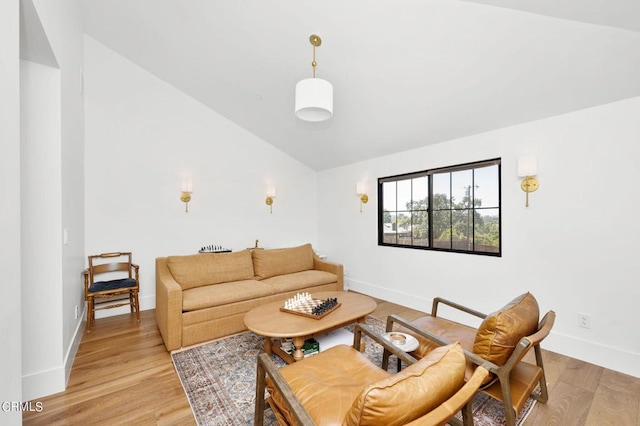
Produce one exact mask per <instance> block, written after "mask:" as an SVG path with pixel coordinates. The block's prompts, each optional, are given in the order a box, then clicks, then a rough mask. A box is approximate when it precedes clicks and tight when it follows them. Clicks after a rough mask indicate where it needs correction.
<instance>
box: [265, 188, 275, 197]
mask: <svg viewBox="0 0 640 426" xmlns="http://www.w3.org/2000/svg"><path fill="white" fill-rule="evenodd" d="M267 197H271V198H276V187H275V186H269V187H267Z"/></svg>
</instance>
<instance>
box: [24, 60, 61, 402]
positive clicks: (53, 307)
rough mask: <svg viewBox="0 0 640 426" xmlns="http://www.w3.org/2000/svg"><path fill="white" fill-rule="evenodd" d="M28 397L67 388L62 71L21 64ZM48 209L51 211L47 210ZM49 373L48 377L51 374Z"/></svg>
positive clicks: (25, 378)
mask: <svg viewBox="0 0 640 426" xmlns="http://www.w3.org/2000/svg"><path fill="white" fill-rule="evenodd" d="M20 79H21V80H20V102H21V103H20V108H21V121H20V130H21V132H20V139H21V143H20V155H21V158H20V166H21V168H20V174H21V179H20V182H21V186H22V188H23V195H22V199H21V219H22V223H21V230H22V232H21V234H22V247H21V249H22V260H23V262H22V300H23V302H24V303H23V306H22V347H23V350H22V354H23V358H22V371H23V374H24V378H23V380H24V382H23V388H24V399H25V400H30V399H33V398H36V397H38V396H42V395H48V394H51V393H55V392H59V391H62V390H64V385H65V376H64V369H63V368H60V366H61V365H62V356H63V355H62V350H63V349H62V321H51V320H49V319H53V318H57V319H59V318H62V312H61V310H62V264H61V261H60V259H61V257H62V241H61V235H60V222H61V170H60V167H61V161H60V156H61V155H60V147H61V140H60V70H58V69H55V68H51V67H48V66H45V65H40V64H36V63H34V62H30V61H22V62H21V66H20ZM43 212H46V214H43ZM45 377H46V378H45Z"/></svg>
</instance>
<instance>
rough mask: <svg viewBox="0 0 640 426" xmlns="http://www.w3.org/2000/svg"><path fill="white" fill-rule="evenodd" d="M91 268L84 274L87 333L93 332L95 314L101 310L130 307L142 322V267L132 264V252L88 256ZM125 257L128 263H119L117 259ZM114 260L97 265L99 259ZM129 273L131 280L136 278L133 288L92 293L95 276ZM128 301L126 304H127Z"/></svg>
mask: <svg viewBox="0 0 640 426" xmlns="http://www.w3.org/2000/svg"><path fill="white" fill-rule="evenodd" d="M87 257H88V261H89V267H88V268H87V269H85V270H84V271H83V272H82V274H83V276H84V298H85V300H86V301H87V333H90V332H91V326H92V325H93V323H94V322H95V319H96V317H95V312H96V310H101V309H112V308H117V307H120V306H126V305H129V306H130V307H131V313H134V312H135V314H136V319H137V320H138V321H140V302H139V298H138V293H139V291H140V276H139V270H140V267H139V266H138V265H136V264H134V263H133V262H132V256H131V252H111V253H101V254H96V255H91V256H87ZM120 257H125V258H127V261H126V262H118V261H116V260H117V258H120ZM111 258H112V259H113V260H114V261H113V262H107V263H95V261H96V260H99V259H111ZM118 271H124V272H127V274H128V277H129V278H135V281H136V285H135V286H133V287H125V288H118V289H114V290H103V291H94V292H92V291H90V290H89V287H90V286H91V284H92V283H94V282H95V276H96V275H98V274H103V273H109V272H118ZM125 301H126V302H125Z"/></svg>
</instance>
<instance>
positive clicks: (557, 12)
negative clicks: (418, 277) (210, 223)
mask: <svg viewBox="0 0 640 426" xmlns="http://www.w3.org/2000/svg"><path fill="white" fill-rule="evenodd" d="M83 4H84V7H85V11H84V13H85V18H86V23H85V25H86V32H87V34H88V35H89V36H91V37H93V38H94V39H96V40H97V41H99V42H100V43H102V44H104V45H106V46H107V47H109V48H110V49H112V50H114V51H115V52H117V53H119V54H121V55H122V56H124V57H126V58H128V59H129V60H131V61H133V62H135V63H136V64H138V65H139V66H141V67H142V68H144V69H146V70H147V71H149V72H150V73H152V74H154V75H155V76H157V77H159V78H161V79H163V80H164V81H166V82H167V83H169V84H171V85H172V86H174V87H176V88H177V89H179V90H181V91H183V92H184V93H186V94H188V95H190V96H192V97H193V98H195V99H197V100H198V101H200V102H202V103H203V104H205V105H207V106H208V107H210V108H211V109H212V110H215V111H216V112H218V113H220V114H222V115H223V116H225V117H227V118H228V119H229V120H231V121H233V122H235V123H237V124H238V125H240V126H242V127H243V128H245V129H246V130H247V131H249V132H251V133H253V134H255V135H257V136H258V137H260V138H262V139H263V140H265V141H266V142H268V143H270V144H272V145H274V146H275V147H277V148H278V149H280V150H282V151H284V152H286V153H288V154H290V155H291V156H293V157H294V158H296V159H298V160H300V161H301V162H303V163H305V164H307V165H309V166H310V167H312V168H313V169H315V170H324V169H327V168H332V167H336V166H340V165H344V164H349V163H353V162H357V161H361V160H364V159H368V158H373V157H378V156H382V155H387V154H390V153H394V152H398V151H404V150H408V149H412V148H415V147H418V146H423V145H427V144H434V143H439V142H443V141H447V140H451V139H454V138H458V137H462V136H467V135H472V134H476V133H480V132H485V131H488V130H492V129H496V128H501V127H505V126H510V125H514V124H518V123H523V122H527V121H531V120H536V119H541V118H545V117H549V116H553V115H558V114H562V113H566V112H570V111H575V110H579V109H583V108H588V107H591V106H595V105H600V104H604V103H609V102H613V101H617V100H621V99H625V98H630V97H635V96H640V2H638V1H637V0H537V1H535V2H531V1H527V2H525V1H517V0H474V1H461V0H393V1H391V0H322V1H313V2H312V1H308V0H296V1H291V0H242V1H231V0H228V1H222V0H189V1H184V0H181V1H179V0H85V1H83ZM311 34H318V35H319V36H320V37H322V41H323V43H322V46H321V47H319V48H318V50H317V61H318V68H317V77H320V78H324V79H326V80H328V81H330V82H331V83H332V84H333V86H334V116H333V118H331V119H330V120H329V121H327V122H323V123H306V122H301V121H298V120H297V119H296V118H295V117H294V114H293V103H294V88H295V84H296V83H297V82H298V81H299V80H301V79H303V78H308V77H310V76H311V65H310V62H311V58H312V47H311V45H310V43H309V36H310V35H311ZM228 142H229V143H233V141H228Z"/></svg>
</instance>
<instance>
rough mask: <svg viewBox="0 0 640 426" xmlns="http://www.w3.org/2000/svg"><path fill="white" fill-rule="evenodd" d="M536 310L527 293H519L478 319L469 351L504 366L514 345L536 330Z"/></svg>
mask: <svg viewBox="0 0 640 426" xmlns="http://www.w3.org/2000/svg"><path fill="white" fill-rule="evenodd" d="M539 317H540V311H539V309H538V302H537V301H536V299H535V297H533V295H532V294H531V293H525V294H522V295H520V296H518V297H516V298H515V299H513V300H512V301H511V302H509V303H507V305H505V306H504V307H503V308H502V309H500V310H499V311H497V312H494V313H492V314H489V315H487V317H486V318H485V319H484V320H483V321H482V324H480V327H478V332H477V334H476V338H475V342H474V344H473V352H474V353H476V354H478V355H479V356H481V357H482V358H484V359H486V360H487V361H491V362H493V363H495V364H496V365H504V363H505V362H507V359H508V358H509V357H510V356H511V353H512V352H513V350H514V349H515V347H516V345H517V344H518V342H519V341H520V339H522V338H523V337H525V336H529V335H530V334H533V333H534V332H535V331H536V330H537V329H538V320H539Z"/></svg>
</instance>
